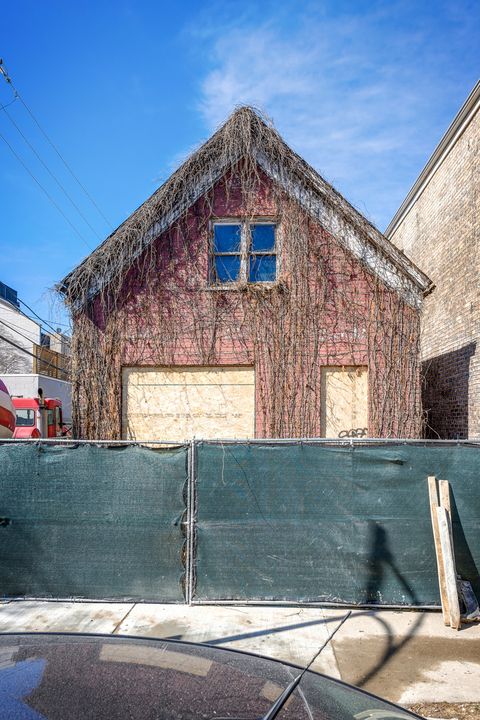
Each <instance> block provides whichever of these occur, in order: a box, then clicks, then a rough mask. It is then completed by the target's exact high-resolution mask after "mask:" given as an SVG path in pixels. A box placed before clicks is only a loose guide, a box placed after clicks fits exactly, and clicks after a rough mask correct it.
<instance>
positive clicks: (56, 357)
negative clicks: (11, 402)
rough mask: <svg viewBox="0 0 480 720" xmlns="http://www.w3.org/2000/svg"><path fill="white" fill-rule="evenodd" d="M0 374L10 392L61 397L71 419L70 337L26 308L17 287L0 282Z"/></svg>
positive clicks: (13, 393) (68, 419) (65, 416)
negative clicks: (49, 325) (32, 316)
mask: <svg viewBox="0 0 480 720" xmlns="http://www.w3.org/2000/svg"><path fill="white" fill-rule="evenodd" d="M0 377H1V378H2V379H3V381H4V383H5V385H6V386H7V388H8V391H9V393H10V395H12V396H23V397H36V396H37V395H38V390H39V388H41V389H42V391H43V393H44V396H45V397H53V398H59V399H60V400H62V405H63V408H64V418H65V422H67V423H69V422H70V420H71V383H70V339H69V338H68V337H67V336H66V335H64V334H63V333H62V332H61V331H60V330H57V331H56V332H54V331H53V330H50V329H49V330H46V329H45V328H43V327H42V325H41V323H40V322H38V321H37V320H34V319H32V318H30V317H28V316H27V315H26V314H25V313H24V312H22V309H21V304H20V301H19V299H18V295H17V291H16V290H14V289H13V288H11V287H9V286H8V285H5V283H2V282H0Z"/></svg>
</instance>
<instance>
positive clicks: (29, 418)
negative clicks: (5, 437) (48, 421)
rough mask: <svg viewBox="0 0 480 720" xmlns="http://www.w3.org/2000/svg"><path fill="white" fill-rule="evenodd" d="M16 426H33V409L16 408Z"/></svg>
mask: <svg viewBox="0 0 480 720" xmlns="http://www.w3.org/2000/svg"><path fill="white" fill-rule="evenodd" d="M16 413H17V420H16V424H17V427H33V426H34V424H35V410H31V409H29V408H17V410H16Z"/></svg>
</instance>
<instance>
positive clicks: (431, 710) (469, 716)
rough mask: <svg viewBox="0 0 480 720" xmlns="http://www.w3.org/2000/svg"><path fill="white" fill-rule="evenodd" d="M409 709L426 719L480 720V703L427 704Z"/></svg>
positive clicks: (412, 706) (411, 706)
mask: <svg viewBox="0 0 480 720" xmlns="http://www.w3.org/2000/svg"><path fill="white" fill-rule="evenodd" d="M408 709H409V710H412V711H413V712H416V713H418V714H419V715H423V717H425V718H445V720H447V719H448V720H450V719H452V720H453V719H454V718H457V720H480V703H426V704H421V705H410V706H409V708H408Z"/></svg>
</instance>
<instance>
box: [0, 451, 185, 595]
mask: <svg viewBox="0 0 480 720" xmlns="http://www.w3.org/2000/svg"><path fill="white" fill-rule="evenodd" d="M186 480H187V451H186V449H185V448H176V449H173V450H157V451H154V450H150V449H147V448H140V447H135V446H130V447H125V446H120V447H116V448H114V447H108V448H107V447H98V446H90V445H81V446H63V447H60V446H48V445H40V446H38V445H35V444H20V443H19V444H5V445H0V518H2V519H1V520H0V594H1V595H2V596H34V597H57V598H58V597H60V598H67V597H77V598H96V599H100V598H108V599H133V600H156V601H163V602H171V601H177V602H182V601H183V592H182V585H181V583H182V576H183V573H184V569H183V566H182V559H181V558H182V547H183V543H184V538H183V537H182V534H181V526H180V522H181V516H182V513H183V511H184V510H185V502H184V494H185V492H186Z"/></svg>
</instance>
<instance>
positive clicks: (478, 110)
mask: <svg viewBox="0 0 480 720" xmlns="http://www.w3.org/2000/svg"><path fill="white" fill-rule="evenodd" d="M385 234H386V236H387V237H388V238H389V239H390V240H391V241H392V242H393V243H395V245H397V247H398V248H400V249H401V250H403V252H404V253H405V254H406V255H407V256H408V257H409V258H410V259H411V260H413V262H415V263H416V264H418V265H419V266H420V267H421V268H422V269H423V270H425V272H427V273H428V275H429V277H430V278H431V280H432V281H433V283H434V285H435V292H433V293H432V294H431V295H429V296H428V297H427V298H426V299H425V303H424V309H423V318H422V333H421V352H422V360H423V407H424V411H425V414H426V421H427V423H426V432H427V436H428V437H431V438H437V437H440V438H478V437H480V347H479V342H480V277H479V267H480V82H478V83H477V84H476V86H475V87H474V89H473V91H472V92H471V94H470V95H469V97H468V98H467V100H466V102H465V104H464V105H463V107H462V108H461V110H460V111H459V113H458V114H457V116H456V117H455V119H454V120H453V122H452V124H451V125H450V127H449V128H448V130H447V132H446V133H445V135H444V136H443V138H442V139H441V140H440V143H439V144H438V146H437V148H436V149H435V151H434V153H433V155H432V156H431V158H430V159H429V161H428V162H427V164H426V165H425V167H424V169H423V170H422V172H421V173H420V175H419V177H418V179H417V180H416V182H415V184H414V185H413V187H412V189H411V190H410V192H409V193H408V195H407V197H406V198H405V200H404V202H403V203H402V205H401V206H400V208H399V210H398V211H397V213H396V214H395V217H394V218H393V220H392V222H391V223H390V225H389V226H388V228H387V230H386V231H385Z"/></svg>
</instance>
